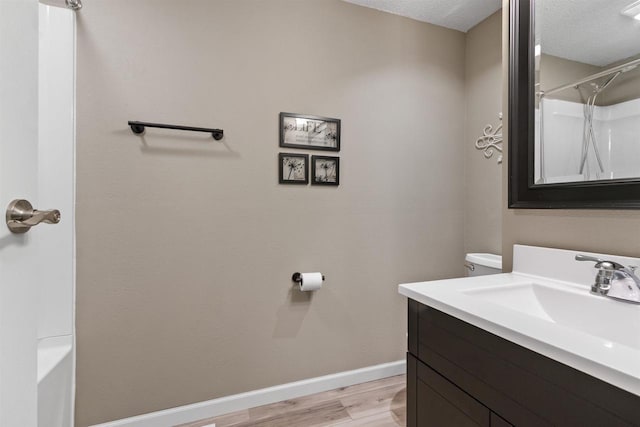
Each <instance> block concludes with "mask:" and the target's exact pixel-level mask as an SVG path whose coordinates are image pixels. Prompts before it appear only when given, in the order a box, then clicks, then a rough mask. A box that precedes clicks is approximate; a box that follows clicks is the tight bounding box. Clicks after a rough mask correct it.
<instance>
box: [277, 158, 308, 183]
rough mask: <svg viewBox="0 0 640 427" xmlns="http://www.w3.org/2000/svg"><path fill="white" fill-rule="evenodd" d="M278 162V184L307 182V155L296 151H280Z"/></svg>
mask: <svg viewBox="0 0 640 427" xmlns="http://www.w3.org/2000/svg"><path fill="white" fill-rule="evenodd" d="M278 162H279V164H280V166H279V170H280V179H279V181H278V182H280V184H302V185H307V184H308V183H309V167H308V165H309V155H308V154H297V153H280V154H279V155H278Z"/></svg>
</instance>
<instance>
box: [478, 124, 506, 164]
mask: <svg viewBox="0 0 640 427" xmlns="http://www.w3.org/2000/svg"><path fill="white" fill-rule="evenodd" d="M498 119H499V120H500V124H499V125H498V126H496V128H495V129H494V128H493V125H490V124H489V125H486V126H485V127H484V129H483V131H482V136H481V137H480V138H478V139H476V148H477V149H478V150H482V151H483V154H484V157H485V158H487V159H490V158H491V157H493V153H494V152H496V151H498V152H499V153H500V155H498V164H500V163H502V113H499V114H498Z"/></svg>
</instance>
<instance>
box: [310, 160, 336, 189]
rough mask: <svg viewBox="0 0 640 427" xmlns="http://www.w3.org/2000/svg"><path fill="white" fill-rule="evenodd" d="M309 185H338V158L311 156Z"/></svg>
mask: <svg viewBox="0 0 640 427" xmlns="http://www.w3.org/2000/svg"><path fill="white" fill-rule="evenodd" d="M311 185H340V158H339V157H328V156H311Z"/></svg>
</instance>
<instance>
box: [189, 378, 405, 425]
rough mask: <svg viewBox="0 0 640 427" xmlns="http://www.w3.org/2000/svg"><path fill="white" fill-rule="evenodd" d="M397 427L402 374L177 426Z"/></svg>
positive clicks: (402, 414)
mask: <svg viewBox="0 0 640 427" xmlns="http://www.w3.org/2000/svg"><path fill="white" fill-rule="evenodd" d="M211 424H215V425H216V427H287V426H291V427H329V426H335V427H364V426H367V427H398V426H405V425H406V386H405V376H404V375H398V376H395V377H389V378H384V379H381V380H378V381H371V382H368V383H363V384H356V385H353V386H349V387H343V388H339V389H336V390H330V391H326V392H324V393H318V394H312V395H310V396H304V397H300V398H298V399H292V400H285V401H284V402H278V403H273V404H271V405H265V406H259V407H257V408H251V409H247V410H244V411H239V412H234V413H232V414H227V415H223V416H220V417H215V418H209V419H206V420H200V421H197V422H193V423H188V424H182V425H181V426H177V427H205V426H208V425H211Z"/></svg>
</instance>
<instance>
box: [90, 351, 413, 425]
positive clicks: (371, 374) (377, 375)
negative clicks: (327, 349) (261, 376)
mask: <svg viewBox="0 0 640 427" xmlns="http://www.w3.org/2000/svg"><path fill="white" fill-rule="evenodd" d="M405 372H406V362H405V361H404V360H399V361H397V362H391V363H384V364H382V365H375V366H369V367H366V368H361V369H355V370H353V371H346V372H339V373H337V374H331V375H325V376H322V377H316V378H310V379H307V380H302V381H296V382H293V383H288V384H282V385H278V386H275V387H269V388H263V389H260V390H254V391H249V392H247V393H240V394H235V395H232V396H226V397H221V398H219V399H213V400H207V401H205V402H199V403H193V404H191V405H185V406H179V407H177V408H171V409H165V410H163V411H158V412H151V413H148V414H144V415H138V416H135V417H131V418H124V419H121V420H117V421H111V422H108V423H104V424H96V425H95V426H93V427H167V426H175V425H177V424H184V423H188V422H191V421H197V420H201V419H204V418H211V417H217V416H219V415H223V414H228V413H230V412H235V411H241V410H243V409H248V408H253V407H256V406H261V405H268V404H270V403H275V402H280V401H283V400H287V399H295V398H296V397H302V396H307V395H309V394H314V393H320V392H323V391H327V390H333V389H336V388H340V387H347V386H350V385H354V384H360V383H365V382H367V381H374V380H379V379H382V378H387V377H392V376H394V375H400V374H403V373H405Z"/></svg>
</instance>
